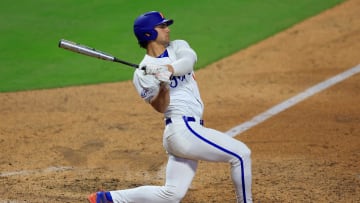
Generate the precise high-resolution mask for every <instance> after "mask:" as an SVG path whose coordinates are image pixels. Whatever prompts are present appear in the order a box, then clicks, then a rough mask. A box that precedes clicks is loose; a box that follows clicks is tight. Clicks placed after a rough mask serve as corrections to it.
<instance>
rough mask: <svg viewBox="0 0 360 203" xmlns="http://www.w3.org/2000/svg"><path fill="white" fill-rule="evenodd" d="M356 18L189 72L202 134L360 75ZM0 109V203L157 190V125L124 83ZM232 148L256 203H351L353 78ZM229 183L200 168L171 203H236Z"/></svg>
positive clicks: (33, 96)
mask: <svg viewBox="0 0 360 203" xmlns="http://www.w3.org/2000/svg"><path fill="white" fill-rule="evenodd" d="M359 11H360V1H358V0H348V1H346V2H344V3H343V4H341V5H338V6H336V7H334V8H333V9H330V10H328V11H325V12H323V13H321V14H320V15H318V16H315V17H313V18H311V19H308V20H306V21H304V22H301V23H299V24H297V25H296V26H293V27H292V28H290V29H288V30H286V31H284V32H282V33H279V34H277V35H275V36H273V37H270V38H268V39H266V40H264V41H262V42H260V43H258V44H255V45H253V46H251V47H249V48H247V49H245V50H243V51H240V52H239V53H236V54H234V55H232V56H229V57H227V58H224V59H223V60H221V61H218V62H216V63H214V64H211V65H210V66H209V67H207V68H206V69H202V70H199V71H197V72H196V74H197V80H198V81H199V86H200V89H201V91H202V98H203V100H204V102H205V116H204V120H205V122H206V125H207V126H209V127H212V128H215V129H218V130H221V131H227V130H229V129H230V128H232V127H234V126H236V125H239V124H241V123H243V122H245V121H247V120H250V119H251V118H252V117H254V116H256V115H258V114H260V113H262V112H264V111H266V110H267V109H269V108H271V107H273V106H274V105H277V104H279V103H281V102H282V101H284V100H286V99H288V98H291V97H293V96H295V95H297V94H299V93H300V92H303V91H304V90H306V89H307V88H309V87H312V86H313V85H315V84H317V83H319V82H322V81H324V80H326V79H328V78H329V77H332V76H334V75H337V74H339V73H342V72H343V71H345V70H347V69H350V68H352V67H355V66H357V65H358V64H360V43H359V42H360V26H359V25H360V12H359ZM194 49H195V50H196V47H194ZM199 60H201V59H199ZM0 104H1V105H0V148H1V154H0V202H13V203H15V202H52V203H57V202H59V203H60V202H61V203H63V202H85V198H86V196H87V195H88V194H89V193H90V192H93V191H95V190H97V188H103V189H106V190H116V189H124V188H130V187H135V186H139V185H146V184H162V183H163V181H164V179H163V178H164V165H165V164H166V160H167V157H166V153H165V151H164V149H163V147H162V130H163V126H164V125H163V120H162V115H160V114H158V113H156V112H155V111H154V110H152V109H151V108H150V106H148V105H147V104H145V103H144V102H143V101H142V100H141V99H140V98H139V97H138V96H137V95H136V93H135V89H134V87H133V86H132V84H131V82H121V83H113V84H102V85H90V86H81V87H69V88H60V89H51V90H39V91H26V92H16V93H1V94H0ZM236 138H237V139H240V140H242V141H243V142H245V143H246V144H247V145H248V146H249V147H250V148H251V149H252V160H253V197H254V200H255V202H266V203H267V202H346V203H348V202H360V74H357V75H354V76H352V77H350V78H349V79H346V80H345V81H343V82H340V83H338V84H336V85H334V86H332V87H330V88H328V89H326V90H324V91H322V92H320V93H318V94H316V95H314V96H312V97H310V98H308V99H306V100H305V101H303V102H301V103H299V104H297V105H295V106H293V107H291V108H289V109H288V110H285V111H284V112H281V113H280V114H278V115H275V116H274V117H272V118H270V119H268V120H266V121H265V122H263V123H260V124H259V125H256V126H255V127H253V128H251V129H249V130H248V131H245V132H244V133H242V134H240V135H238V136H237V137H236ZM209 169H211V170H209ZM229 174H230V173H229V166H228V165H227V164H223V163H207V162H201V163H200V166H199V169H198V172H197V175H196V177H195V180H194V182H193V185H192V187H191V189H190V190H189V192H188V194H187V195H186V197H185V199H184V200H183V201H182V202H183V203H194V202H196V203H209V202H214V203H215V202H222V203H223V202H235V195H234V190H233V185H232V182H231V179H230V177H229Z"/></svg>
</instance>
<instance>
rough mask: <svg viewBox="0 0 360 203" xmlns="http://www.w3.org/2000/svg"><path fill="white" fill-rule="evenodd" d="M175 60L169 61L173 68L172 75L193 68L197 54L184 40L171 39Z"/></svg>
mask: <svg viewBox="0 0 360 203" xmlns="http://www.w3.org/2000/svg"><path fill="white" fill-rule="evenodd" d="M173 46H174V51H175V54H176V60H175V61H174V62H173V63H171V65H172V66H173V68H174V74H173V75H174V76H181V75H185V74H187V73H190V72H191V71H193V70H194V66H195V63H196V61H197V55H196V53H195V51H194V50H193V49H192V48H191V47H190V45H189V44H188V43H187V42H186V41H184V40H175V41H173Z"/></svg>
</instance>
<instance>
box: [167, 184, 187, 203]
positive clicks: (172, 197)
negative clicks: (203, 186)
mask: <svg viewBox="0 0 360 203" xmlns="http://www.w3.org/2000/svg"><path fill="white" fill-rule="evenodd" d="M186 192H187V190H185V189H181V188H179V187H176V186H165V187H164V188H163V195H165V196H166V199H167V200H168V202H169V203H170V202H171V203H178V202H180V201H181V200H182V199H183V198H184V197H185V195H186Z"/></svg>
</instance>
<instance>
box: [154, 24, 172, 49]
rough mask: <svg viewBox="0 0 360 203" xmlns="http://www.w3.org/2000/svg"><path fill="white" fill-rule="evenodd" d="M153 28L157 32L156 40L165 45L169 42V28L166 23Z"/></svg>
mask: <svg viewBox="0 0 360 203" xmlns="http://www.w3.org/2000/svg"><path fill="white" fill-rule="evenodd" d="M155 30H156V31H157V33H158V36H157V38H156V41H157V42H159V43H161V44H163V45H165V46H167V45H168V44H169V42H170V28H169V27H168V26H167V24H166V23H163V24H160V25H158V26H156V27H155Z"/></svg>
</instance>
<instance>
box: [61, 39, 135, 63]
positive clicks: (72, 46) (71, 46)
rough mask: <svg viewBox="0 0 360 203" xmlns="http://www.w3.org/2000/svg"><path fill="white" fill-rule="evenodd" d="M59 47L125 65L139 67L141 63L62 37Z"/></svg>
mask: <svg viewBox="0 0 360 203" xmlns="http://www.w3.org/2000/svg"><path fill="white" fill-rule="evenodd" d="M59 47H60V48H63V49H66V50H69V51H73V52H76V53H79V54H84V55H86V56H90V57H94V58H98V59H102V60H106V61H112V62H117V63H121V64H124V65H128V66H131V67H133V68H139V65H137V64H134V63H130V62H127V61H124V60H121V59H119V58H116V57H115V56H113V55H111V54H108V53H105V52H102V51H100V50H96V49H94V48H91V47H88V46H85V45H82V44H78V43H76V42H72V41H69V40H65V39H61V40H60V41H59Z"/></svg>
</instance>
